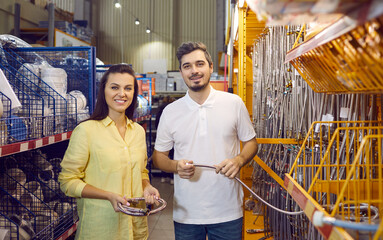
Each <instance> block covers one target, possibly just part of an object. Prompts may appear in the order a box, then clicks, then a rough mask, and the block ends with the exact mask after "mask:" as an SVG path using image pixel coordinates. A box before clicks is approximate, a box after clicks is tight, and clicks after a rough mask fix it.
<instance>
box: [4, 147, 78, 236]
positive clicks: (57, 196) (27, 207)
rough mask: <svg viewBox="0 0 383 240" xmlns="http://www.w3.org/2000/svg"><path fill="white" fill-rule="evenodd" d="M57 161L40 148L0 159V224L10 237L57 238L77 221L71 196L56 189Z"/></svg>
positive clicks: (57, 185)
mask: <svg viewBox="0 0 383 240" xmlns="http://www.w3.org/2000/svg"><path fill="white" fill-rule="evenodd" d="M59 163H60V161H57V159H50V160H48V159H47V158H46V156H45V155H44V154H42V153H41V152H40V151H30V152H26V153H21V154H19V155H18V156H17V159H16V158H15V157H14V156H11V157H5V158H3V159H2V161H1V162H0V164H1V170H0V198H1V201H0V228H1V229H5V230H7V231H8V234H9V236H10V238H11V239H31V238H33V239H57V238H58V237H59V236H61V235H62V234H63V232H65V231H66V230H67V229H68V228H69V227H70V226H72V225H73V224H74V223H75V222H76V221H77V219H78V217H77V215H76V210H75V203H74V200H73V199H72V198H69V197H66V196H65V195H64V194H63V193H62V192H61V191H60V190H59V184H58V182H57V176H58V171H57V169H59V165H58V164H59Z"/></svg>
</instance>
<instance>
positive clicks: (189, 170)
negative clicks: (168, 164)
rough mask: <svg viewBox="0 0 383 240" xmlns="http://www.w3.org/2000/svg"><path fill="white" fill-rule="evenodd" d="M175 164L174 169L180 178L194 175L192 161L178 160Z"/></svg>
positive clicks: (188, 177)
mask: <svg viewBox="0 0 383 240" xmlns="http://www.w3.org/2000/svg"><path fill="white" fill-rule="evenodd" d="M176 166H177V168H176V171H177V173H178V175H179V176H180V178H184V179H190V178H192V177H193V176H194V172H195V167H194V165H193V161H188V160H179V161H177V165H176Z"/></svg>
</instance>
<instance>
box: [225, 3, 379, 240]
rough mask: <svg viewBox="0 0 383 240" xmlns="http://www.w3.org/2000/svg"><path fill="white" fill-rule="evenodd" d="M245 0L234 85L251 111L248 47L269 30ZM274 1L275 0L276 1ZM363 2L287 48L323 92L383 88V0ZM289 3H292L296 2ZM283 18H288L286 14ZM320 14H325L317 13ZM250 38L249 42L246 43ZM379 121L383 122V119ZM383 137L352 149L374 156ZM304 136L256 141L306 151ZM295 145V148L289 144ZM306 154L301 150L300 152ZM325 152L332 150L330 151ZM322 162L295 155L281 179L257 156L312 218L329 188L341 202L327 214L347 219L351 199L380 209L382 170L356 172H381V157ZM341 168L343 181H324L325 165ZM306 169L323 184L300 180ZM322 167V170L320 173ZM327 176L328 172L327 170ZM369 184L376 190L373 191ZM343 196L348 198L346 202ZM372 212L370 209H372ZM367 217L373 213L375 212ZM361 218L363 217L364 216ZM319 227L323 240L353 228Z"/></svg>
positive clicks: (249, 220)
mask: <svg viewBox="0 0 383 240" xmlns="http://www.w3.org/2000/svg"><path fill="white" fill-rule="evenodd" d="M250 2H254V1H250ZM264 2H267V1H264ZM292 2H294V1H292ZM306 2H309V1H306ZM311 2H313V1H311ZM314 2H315V1H314ZM342 2H343V1H340V3H339V6H342V5H341V4H342ZM241 3H243V1H239V3H238V4H237V7H238V9H237V11H238V18H239V21H238V30H237V29H235V31H236V32H237V34H238V39H237V41H235V43H234V48H235V52H234V69H235V68H238V74H236V75H234V79H233V87H234V93H236V94H238V95H239V96H241V97H242V99H243V101H244V102H245V103H246V106H247V107H248V110H249V113H251V114H252V110H253V109H252V105H253V103H252V101H251V100H252V99H251V98H250V96H251V95H252V92H253V89H252V85H251V84H250V82H252V79H253V73H252V65H253V64H254V63H253V62H252V60H253V59H252V56H251V54H250V51H249V49H250V48H251V46H252V45H253V42H254V41H257V38H258V36H262V35H263V34H265V33H266V34H267V31H264V29H265V23H264V22H263V26H261V25H259V24H260V23H262V22H259V21H258V18H256V17H255V13H254V12H252V11H251V9H250V8H249V6H248V5H247V4H246V3H243V5H242V6H241V5H240V4H241ZM273 3H276V2H275V1H274V2H273ZM289 3H290V2H289ZM289 3H286V4H289ZM364 3H366V4H367V5H365V6H363V7H359V8H358V9H356V10H354V11H353V12H349V14H348V15H344V16H343V17H342V18H339V19H340V20H339V21H337V22H335V23H333V24H332V25H329V26H328V27H326V28H325V29H324V30H322V31H321V32H319V33H317V34H316V35H314V36H311V37H310V39H306V41H304V42H301V40H303V39H304V38H303V37H302V36H303V35H297V43H299V44H297V46H296V47H295V48H293V49H291V51H289V52H288V54H287V56H286V59H285V61H286V63H291V64H292V65H293V66H294V67H295V68H296V70H297V71H298V72H299V74H300V75H301V76H302V77H303V78H304V80H306V82H307V83H308V84H309V85H310V87H311V88H312V89H313V90H314V91H316V92H321V93H322V92H323V93H327V94H328V93H337V94H350V93H371V94H381V93H382V91H383V89H382V87H381V86H382V82H383V81H382V80H381V76H380V70H377V69H381V68H382V64H381V57H380V56H381V46H382V45H381V43H382V42H381V40H380V39H382V38H381V34H382V32H381V26H382V19H381V15H382V13H383V10H382V2H381V1H380V2H379V1H364ZM302 4H303V3H302ZM238 5H240V6H238ZM291 5H294V4H293V3H292V4H291ZM343 10H344V9H343ZM298 16H299V14H295V15H293V16H292V19H295V18H296V19H299V17H298ZM281 19H284V18H283V17H282V18H281ZM318 19H322V20H323V19H325V15H324V16H319V17H318ZM249 23H252V24H249ZM250 26H253V28H251V27H250ZM254 26H255V27H254ZM232 31H233V29H232ZM302 32H303V31H302ZM294 34H297V33H294ZM303 34H304V32H303ZM234 35H235V34H234ZM249 36H252V37H249ZM249 42H250V44H248V43H249ZM343 49H346V50H343ZM352 56H355V57H352ZM376 56H379V57H376ZM347 64H348V67H347ZM372 99H373V100H372V101H373V102H372V103H371V102H370V103H371V105H369V106H370V107H371V108H373V107H374V108H378V109H381V103H382V101H381V96H380V97H379V95H378V96H377V97H375V98H372ZM375 114H376V116H377V118H378V120H381V119H382V115H381V113H380V112H379V111H378V112H375ZM317 124H319V125H321V124H322V125H323V124H326V123H323V122H322V123H317ZM348 124H349V123H348ZM378 126H381V123H380V125H378ZM339 127H341V126H339ZM367 129H368V130H365V131H367V132H368V131H370V132H371V131H373V128H372V127H367ZM334 130H336V131H339V132H342V131H344V132H347V131H351V129H347V130H345V129H342V128H336V127H335V129H334V128H333V127H332V130H331V131H334ZM358 131H359V130H358ZM332 133H333V132H332ZM314 135H315V138H314V136H313V135H310V134H308V135H307V136H306V139H309V142H310V144H313V141H312V140H313V139H317V135H316V133H315V134H314ZM340 136H341V137H339V135H338V139H336V137H335V136H334V138H335V139H334V140H333V141H334V142H333V144H334V145H332V147H331V146H327V145H326V147H327V148H331V149H334V148H337V147H338V148H339V146H340V142H339V141H342V139H344V138H343V137H344V133H340ZM327 137H328V139H327ZM329 138H330V136H326V139H327V140H325V141H324V142H322V144H325V143H326V144H327V143H328V141H329V140H330V139H329ZM380 138H381V135H379V134H378V135H368V136H366V139H363V142H364V144H365V145H363V146H364V148H362V146H358V147H360V148H358V147H356V146H355V149H354V148H353V150H352V151H353V152H354V153H355V154H356V152H357V151H360V153H359V154H361V155H359V156H360V157H361V158H364V159H366V158H367V159H373V157H374V156H375V157H376V156H377V155H369V154H368V153H367V149H369V148H371V146H375V145H374V144H378V142H379V141H380V140H379V139H380ZM302 140H303V139H301V138H298V139H258V142H259V143H261V144H282V145H286V146H290V147H289V151H292V150H294V148H298V149H299V146H301V149H303V151H305V150H304V149H305V147H307V142H306V143H305V142H303V143H302ZM360 140H362V139H360ZM350 141H352V140H350ZM314 143H315V141H314ZM359 143H360V142H359ZM291 146H294V147H293V148H291ZM312 147H313V148H314V145H312ZM366 147H367V148H366ZM324 148H325V146H323V152H325V151H326V150H325V149H324ZM306 149H307V148H306ZM294 151H295V150H294ZM312 151H314V150H312ZM379 151H380V150H379ZM379 151H378V150H377V149H376V152H375V154H380V153H379ZM305 154H306V155H307V154H308V153H307V152H306V153H305ZM305 154H303V153H302V156H303V155H305ZM327 154H329V155H330V153H327ZM302 156H301V158H302ZM358 158H359V157H358ZM377 159H381V157H378V158H377ZM323 161H325V163H324V165H315V166H314V165H313V164H312V163H310V162H306V163H303V164H302V161H301V160H300V159H299V157H297V159H296V160H295V166H294V167H293V168H292V170H291V172H290V174H287V175H286V176H285V179H284V180H282V179H281V178H280V177H279V176H278V175H277V174H275V172H274V171H273V170H272V169H270V167H268V166H267V165H266V164H265V163H264V162H263V160H262V159H259V158H257V159H255V162H256V163H257V164H258V165H259V166H260V167H261V168H263V170H264V171H265V172H267V174H268V175H269V176H271V177H272V178H273V179H274V181H275V182H276V183H278V184H279V185H280V187H281V188H284V189H286V190H287V192H288V193H289V194H290V196H292V197H293V199H294V201H295V202H296V203H297V204H298V205H299V206H300V207H301V209H302V210H304V212H305V214H306V216H307V218H308V219H309V220H310V221H312V217H313V213H314V212H315V211H325V210H324V208H323V202H321V201H320V200H322V199H318V195H319V196H320V195H321V194H322V195H321V196H323V195H324V196H325V195H326V193H327V194H328V196H329V197H330V194H331V196H332V197H333V196H334V195H333V194H337V195H338V201H336V204H337V206H338V207H334V208H333V209H331V211H330V210H328V209H327V211H329V212H326V211H325V215H331V216H335V215H336V216H342V219H348V217H347V214H350V213H347V211H346V210H347V207H345V206H347V204H354V205H355V206H357V208H358V207H360V206H362V205H363V204H361V202H367V203H368V204H371V203H373V205H374V206H376V205H378V206H379V209H380V211H381V209H382V206H381V204H382V203H381V199H382V196H381V195H379V194H381V193H380V192H379V191H381V190H380V187H379V188H378V187H377V186H379V184H380V185H381V181H382V177H381V176H380V175H379V176H378V175H374V176H370V177H367V178H366V179H358V173H357V171H356V170H355V169H361V168H362V169H369V168H370V169H372V168H374V169H376V170H377V171H379V169H380V170H381V169H382V166H381V163H380V165H379V164H378V163H377V162H366V163H364V164H365V165H364V164H362V165H360V164H361V163H358V162H357V158H351V159H349V160H348V162H349V165H347V167H345V166H344V165H337V164H331V165H329V163H328V162H329V160H323ZM371 161H373V160H371ZM326 164H327V165H326ZM374 164H375V165H374ZM342 168H345V169H346V168H347V169H348V170H347V172H348V174H347V176H344V179H343V178H342V180H340V181H334V180H329V179H327V181H323V171H325V169H332V171H336V170H333V169H338V170H339V169H342ZM298 169H299V170H298ZM308 169H311V170H312V171H313V173H312V174H311V177H313V176H315V173H317V175H319V176H320V177H319V178H313V179H311V178H310V179H308V176H306V180H305V181H306V182H312V184H313V185H315V184H317V185H318V184H320V185H319V186H317V187H315V186H314V187H313V185H312V187H311V188H310V189H309V188H308V187H306V186H304V185H302V179H298V175H297V172H299V171H300V172H305V171H308ZM318 169H323V171H322V173H321V172H320V170H318ZM251 171H253V169H252V168H243V169H242V172H241V176H242V177H243V178H247V179H248V180H249V181H250V180H251V177H249V172H251ZM326 171H327V170H326ZM366 171H368V170H366ZM371 171H375V170H371ZM324 176H326V177H328V175H324ZM319 179H320V180H319ZM245 180H246V179H245ZM305 181H303V182H305ZM362 182H363V183H364V182H366V185H363V184H362ZM376 184H377V185H376ZM371 188H373V189H375V190H373V191H372V190H371ZM356 189H358V190H356ZM361 190H362V191H363V193H365V195H362V196H359V198H358V197H356V196H355V195H352V194H354V193H355V192H357V191H361ZM350 193H352V194H350ZM342 199H345V200H344V201H345V202H344V201H343V200H342ZM332 200H333V199H332ZM332 200H331V201H330V200H328V202H331V203H332ZM334 204H335V202H334ZM369 206H370V205H369ZM363 207H364V206H363ZM368 214H372V213H371V212H369V213H368ZM244 216H245V222H244V228H245V230H246V228H254V225H253V220H254V219H255V218H256V217H255V216H253V215H251V214H245V215H244ZM368 216H369V217H371V215H368ZM357 221H358V222H359V221H360V220H357ZM381 226H382V223H380V228H379V230H378V232H377V233H376V234H375V235H374V234H370V235H369V236H368V237H369V239H373V238H374V239H378V238H379V237H380V238H381V237H382V231H383V229H382V227H381ZM317 229H318V230H319V232H320V233H321V234H322V236H323V237H324V238H325V239H332V238H335V239H351V236H350V235H349V233H348V232H346V231H345V229H343V228H340V227H332V226H328V225H325V226H324V227H317ZM261 236H264V235H263V234H259V235H256V234H246V233H245V234H244V239H258V238H260V237H261ZM357 237H358V236H357ZM359 237H361V236H359Z"/></svg>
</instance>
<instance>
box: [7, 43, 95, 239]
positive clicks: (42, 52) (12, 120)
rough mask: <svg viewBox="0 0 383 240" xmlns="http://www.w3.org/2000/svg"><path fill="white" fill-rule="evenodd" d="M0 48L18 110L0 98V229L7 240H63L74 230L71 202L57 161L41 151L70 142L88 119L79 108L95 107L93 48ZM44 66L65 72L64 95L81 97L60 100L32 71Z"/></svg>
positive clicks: (35, 72)
mask: <svg viewBox="0 0 383 240" xmlns="http://www.w3.org/2000/svg"><path fill="white" fill-rule="evenodd" d="M3 50H4V51H3V52H2V55H1V56H0V57H1V61H0V67H1V69H2V71H3V72H4V74H5V76H6V77H7V79H8V82H9V84H10V86H11V87H12V88H13V90H14V91H15V94H16V96H17V97H18V99H19V100H20V102H21V103H22V107H21V108H19V109H18V111H15V110H14V109H13V107H12V106H13V105H14V104H15V102H12V100H11V99H9V98H8V99H7V97H5V96H4V95H3V94H2V95H1V97H2V100H3V102H4V99H5V100H6V101H5V114H4V115H3V118H1V119H0V124H1V126H3V128H2V129H1V130H2V131H1V139H2V142H1V145H0V164H1V166H2V167H1V177H0V179H1V180H0V192H1V197H2V200H1V203H0V215H1V218H0V227H1V228H3V229H5V230H8V231H9V232H8V233H9V235H10V237H11V239H20V238H23V237H24V238H25V237H27V236H29V237H34V238H36V239H66V238H68V237H69V236H70V235H71V234H72V233H73V232H75V230H76V228H77V219H78V217H77V212H76V206H75V202H74V199H72V198H69V197H66V196H65V195H64V194H63V193H62V192H61V191H60V190H59V187H58V186H59V185H58V182H57V177H58V173H59V171H60V166H59V164H60V162H61V158H50V159H49V158H48V157H47V155H46V154H45V153H42V152H41V151H40V149H41V148H44V149H45V150H47V149H50V148H52V147H55V146H56V144H59V143H64V142H65V141H67V140H68V139H69V138H70V136H71V133H72V130H73V129H74V127H75V126H76V125H77V123H78V122H79V121H81V119H84V117H83V115H86V113H85V111H83V110H82V109H80V104H81V106H82V107H84V108H85V106H88V107H89V110H92V109H93V107H94V103H95V99H94V89H95V88H94V86H93V79H94V74H95V71H94V70H95V68H94V62H95V54H94V53H95V52H94V48H93V47H74V48H13V49H3ZM43 62H44V64H45V65H44V66H47V65H48V64H49V65H50V67H55V68H61V69H65V72H66V73H67V79H65V80H67V88H66V89H65V94H66V92H68V93H69V92H70V91H72V90H77V91H81V92H82V94H83V95H84V96H83V97H76V96H75V95H73V94H70V93H69V94H66V95H65V96H64V93H63V92H62V91H60V90H61V89H55V88H53V86H51V85H49V84H47V83H46V82H45V81H43V80H42V78H41V77H40V75H39V73H38V72H37V71H36V68H34V67H35V66H37V65H39V64H42V63H43ZM84 99H85V100H84ZM13 101H15V100H13ZM80 101H82V102H80ZM84 101H86V103H85V102H84ZM89 110H86V111H87V112H88V111H89ZM44 113H45V114H44ZM85 118H86V116H85ZM39 189H40V190H39ZM25 234H28V235H25ZM27 238H28V237H27Z"/></svg>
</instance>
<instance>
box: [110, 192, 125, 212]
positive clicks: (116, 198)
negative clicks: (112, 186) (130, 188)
mask: <svg viewBox="0 0 383 240" xmlns="http://www.w3.org/2000/svg"><path fill="white" fill-rule="evenodd" d="M108 200H109V202H110V203H111V204H112V207H113V209H114V211H115V212H121V211H120V210H119V208H118V207H117V204H118V203H121V204H122V205H124V204H125V205H128V206H129V205H130V204H129V203H128V201H127V200H126V199H125V198H124V197H121V196H120V195H119V194H116V193H112V192H109V193H108Z"/></svg>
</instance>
